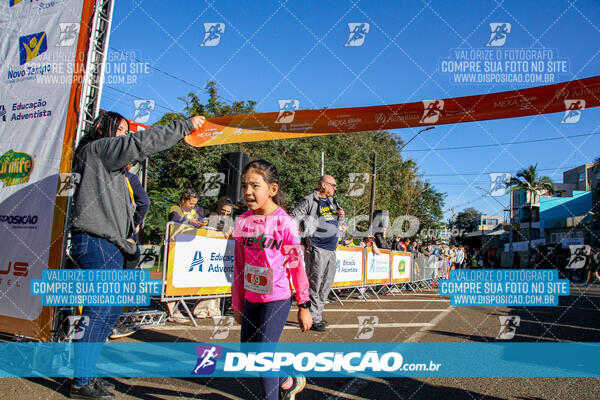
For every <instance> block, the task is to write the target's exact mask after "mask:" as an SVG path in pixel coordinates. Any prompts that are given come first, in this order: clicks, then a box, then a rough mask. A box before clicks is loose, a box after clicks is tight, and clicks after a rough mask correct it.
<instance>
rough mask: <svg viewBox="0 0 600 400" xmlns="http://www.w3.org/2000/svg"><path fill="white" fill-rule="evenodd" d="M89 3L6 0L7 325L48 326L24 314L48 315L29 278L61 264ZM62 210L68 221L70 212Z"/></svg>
mask: <svg viewBox="0 0 600 400" xmlns="http://www.w3.org/2000/svg"><path fill="white" fill-rule="evenodd" d="M83 5H84V2H83V0H38V1H25V0H23V1H20V0H10V1H9V0H6V1H4V0H3V1H0V15H2V16H3V18H2V19H1V20H2V21H1V22H0V54H2V65H1V67H0V137H1V138H2V140H1V141H0V236H1V237H2V251H0V292H2V293H4V295H3V296H2V298H1V299H0V330H1V331H3V332H16V333H22V334H27V335H28V336H33V337H37V336H38V335H43V334H41V333H39V332H37V331H36V329H34V325H35V324H38V325H39V326H40V327H41V326H47V325H48V322H47V321H41V320H40V321H37V322H32V323H26V324H23V323H20V322H18V321H19V320H26V321H36V320H38V318H41V317H40V316H41V315H42V302H41V299H40V297H33V296H31V295H30V292H29V288H30V282H31V280H32V279H40V278H41V277H42V270H43V269H45V268H49V267H50V268H57V267H58V265H50V266H49V262H50V261H49V260H50V258H51V257H50V255H51V253H52V251H51V249H52V246H57V245H58V247H59V248H60V245H61V244H62V238H61V237H60V236H59V235H60V231H62V229H61V228H59V229H55V232H54V234H53V225H54V226H55V228H57V226H58V225H55V223H56V222H57V221H54V216H55V215H56V214H55V205H56V204H57V199H58V198H59V197H63V198H64V199H66V198H67V196H69V195H70V194H72V193H71V192H72V190H71V191H70V189H72V188H70V185H69V184H70V182H71V174H70V173H65V174H62V175H63V176H61V174H60V172H61V171H60V167H61V161H62V158H63V154H65V153H64V145H65V143H66V142H65V138H67V137H72V135H74V133H75V130H74V129H67V120H68V116H69V115H70V114H69V110H71V113H74V109H75V107H73V106H72V107H69V104H70V102H71V96H72V92H71V88H72V86H73V84H78V83H79V82H78V81H80V80H81V79H80V77H81V74H80V72H81V71H78V68H77V67H76V63H75V60H76V57H77V55H78V52H79V51H80V50H78V45H79V43H78V39H79V32H80V30H81V29H80V28H81V19H82V12H83V9H84V7H83ZM88 8H89V7H88ZM88 17H89V16H88ZM88 19H89V18H88ZM88 19H86V21H87V20H88ZM84 31H85V32H87V27H86V28H85V29H84ZM80 59H81V60H83V57H80ZM79 69H81V68H79ZM71 131H72V132H71ZM69 143H70V142H69ZM68 165H70V163H68ZM69 171H70V167H69ZM59 182H60V184H59ZM63 183H65V184H64V185H63ZM58 217H60V218H62V219H63V220H64V218H65V215H64V213H63V214H62V215H58V216H57V218H58ZM53 235H54V236H53ZM56 264H57V263H56ZM44 315H45V314H44ZM6 317H10V318H12V319H8V318H6ZM46 318H47V317H46ZM15 319H18V320H15ZM31 329H34V330H33V331H30V330H31ZM46 329H47V328H46ZM42 330H43V329H40V331H42Z"/></svg>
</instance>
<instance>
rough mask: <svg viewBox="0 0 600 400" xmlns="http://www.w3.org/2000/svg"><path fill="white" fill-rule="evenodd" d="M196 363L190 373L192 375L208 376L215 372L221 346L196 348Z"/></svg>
mask: <svg viewBox="0 0 600 400" xmlns="http://www.w3.org/2000/svg"><path fill="white" fill-rule="evenodd" d="M196 353H198V361H196V367H195V368H194V370H193V371H192V375H210V374H212V373H213V372H215V368H216V367H217V359H219V358H221V355H222V354H223V348H222V347H221V346H196Z"/></svg>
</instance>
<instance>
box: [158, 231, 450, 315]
mask: <svg viewBox="0 0 600 400" xmlns="http://www.w3.org/2000/svg"><path fill="white" fill-rule="evenodd" d="M233 254H234V242H233V240H231V239H229V240H228V238H227V237H225V235H224V234H222V233H221V232H215V231H207V230H205V229H194V228H191V227H189V226H182V225H178V224H173V223H169V224H167V229H166V234H165V246H164V256H163V261H164V265H163V285H162V293H161V301H163V302H165V301H178V302H180V303H181V304H182V305H183V307H184V309H185V311H186V312H187V313H188V315H189V316H190V318H191V319H192V321H193V322H194V323H195V321H194V318H192V314H191V313H190V311H189V309H188V307H187V305H186V304H185V300H197V299H212V298H218V297H229V296H231V285H232V281H233V266H234V260H233ZM448 273H449V265H448V262H447V261H445V260H444V259H443V258H441V257H437V256H416V255H415V254H414V253H408V252H396V251H390V250H380V252H379V254H374V253H373V251H372V249H366V248H358V247H338V249H337V271H336V277H335V280H334V284H333V287H332V289H334V290H332V293H333V294H334V296H335V297H336V298H337V300H339V301H340V302H342V299H341V298H340V297H339V296H338V293H336V292H335V291H336V290H342V289H349V290H350V293H349V294H347V295H345V296H346V298H348V297H350V296H351V295H352V294H353V293H354V292H355V291H357V290H358V291H359V293H360V295H361V297H362V298H366V296H365V291H366V290H369V291H371V292H372V293H373V294H374V295H375V297H377V298H379V297H378V294H379V293H381V292H382V291H384V290H387V292H389V293H390V294H392V295H395V293H400V294H403V292H402V291H403V290H410V291H413V292H417V291H419V292H420V291H422V290H423V289H432V288H434V287H435V286H437V284H438V282H439V280H440V279H445V278H447V277H448ZM342 304H343V303H342Z"/></svg>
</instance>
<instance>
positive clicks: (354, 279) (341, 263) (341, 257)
mask: <svg viewBox="0 0 600 400" xmlns="http://www.w3.org/2000/svg"><path fill="white" fill-rule="evenodd" d="M335 257H336V269H335V278H334V280H333V286H346V285H347V286H356V285H360V284H362V279H363V252H362V249H361V251H347V250H336V252H335Z"/></svg>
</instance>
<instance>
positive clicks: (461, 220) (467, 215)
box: [452, 207, 481, 232]
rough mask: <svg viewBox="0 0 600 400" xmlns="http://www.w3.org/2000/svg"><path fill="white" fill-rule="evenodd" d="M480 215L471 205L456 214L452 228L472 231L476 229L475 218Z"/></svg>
mask: <svg viewBox="0 0 600 400" xmlns="http://www.w3.org/2000/svg"><path fill="white" fill-rule="evenodd" d="M479 217H481V212H480V211H479V210H477V209H475V208H473V207H468V208H465V209H464V210H462V211H461V212H459V213H458V214H456V217H455V218H454V221H453V226H452V228H456V229H458V230H459V231H461V232H465V231H466V232H472V231H474V230H476V227H477V225H479V224H478V223H477V219H478V218H479Z"/></svg>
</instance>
